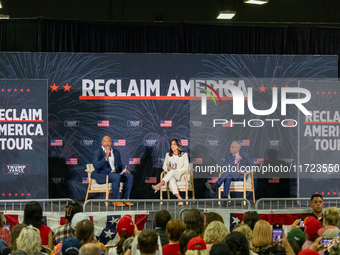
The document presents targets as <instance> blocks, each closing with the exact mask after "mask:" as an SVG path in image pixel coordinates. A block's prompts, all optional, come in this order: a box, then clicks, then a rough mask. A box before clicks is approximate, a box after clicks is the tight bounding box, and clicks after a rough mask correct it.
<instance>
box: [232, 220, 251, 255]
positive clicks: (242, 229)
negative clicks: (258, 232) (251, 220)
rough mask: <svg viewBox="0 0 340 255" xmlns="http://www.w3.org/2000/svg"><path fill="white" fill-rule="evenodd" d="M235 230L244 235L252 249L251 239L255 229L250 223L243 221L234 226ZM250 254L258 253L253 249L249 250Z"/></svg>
mask: <svg viewBox="0 0 340 255" xmlns="http://www.w3.org/2000/svg"><path fill="white" fill-rule="evenodd" d="M233 232H240V233H241V234H242V235H244V236H245V238H246V239H247V242H248V249H250V244H251V240H252V239H253V231H252V230H251V228H250V227H249V226H248V225H246V224H244V223H241V224H240V225H239V226H238V227H235V228H234V230H233ZM249 254H250V255H255V254H256V253H255V252H253V251H252V250H249Z"/></svg>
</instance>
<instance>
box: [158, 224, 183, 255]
mask: <svg viewBox="0 0 340 255" xmlns="http://www.w3.org/2000/svg"><path fill="white" fill-rule="evenodd" d="M185 229H186V226H185V224H184V222H183V221H181V220H170V221H169V222H168V224H166V233H167V235H168V239H169V244H166V245H164V246H163V248H162V251H163V255H178V252H179V239H180V237H181V235H182V234H183V232H184V231H185Z"/></svg>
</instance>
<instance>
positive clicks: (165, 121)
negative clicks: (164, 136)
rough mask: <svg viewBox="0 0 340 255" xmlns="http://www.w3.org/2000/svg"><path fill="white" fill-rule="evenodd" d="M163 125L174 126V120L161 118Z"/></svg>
mask: <svg viewBox="0 0 340 255" xmlns="http://www.w3.org/2000/svg"><path fill="white" fill-rule="evenodd" d="M161 127H172V120H161Z"/></svg>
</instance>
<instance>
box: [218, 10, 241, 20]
mask: <svg viewBox="0 0 340 255" xmlns="http://www.w3.org/2000/svg"><path fill="white" fill-rule="evenodd" d="M235 14H236V12H234V11H229V10H226V11H222V12H220V13H219V14H218V16H217V19H232V18H233V17H234V16H235Z"/></svg>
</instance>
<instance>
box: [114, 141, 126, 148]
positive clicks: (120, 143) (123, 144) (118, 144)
mask: <svg viewBox="0 0 340 255" xmlns="http://www.w3.org/2000/svg"><path fill="white" fill-rule="evenodd" d="M125 144H126V143H125V139H118V140H113V145H114V146H125Z"/></svg>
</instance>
